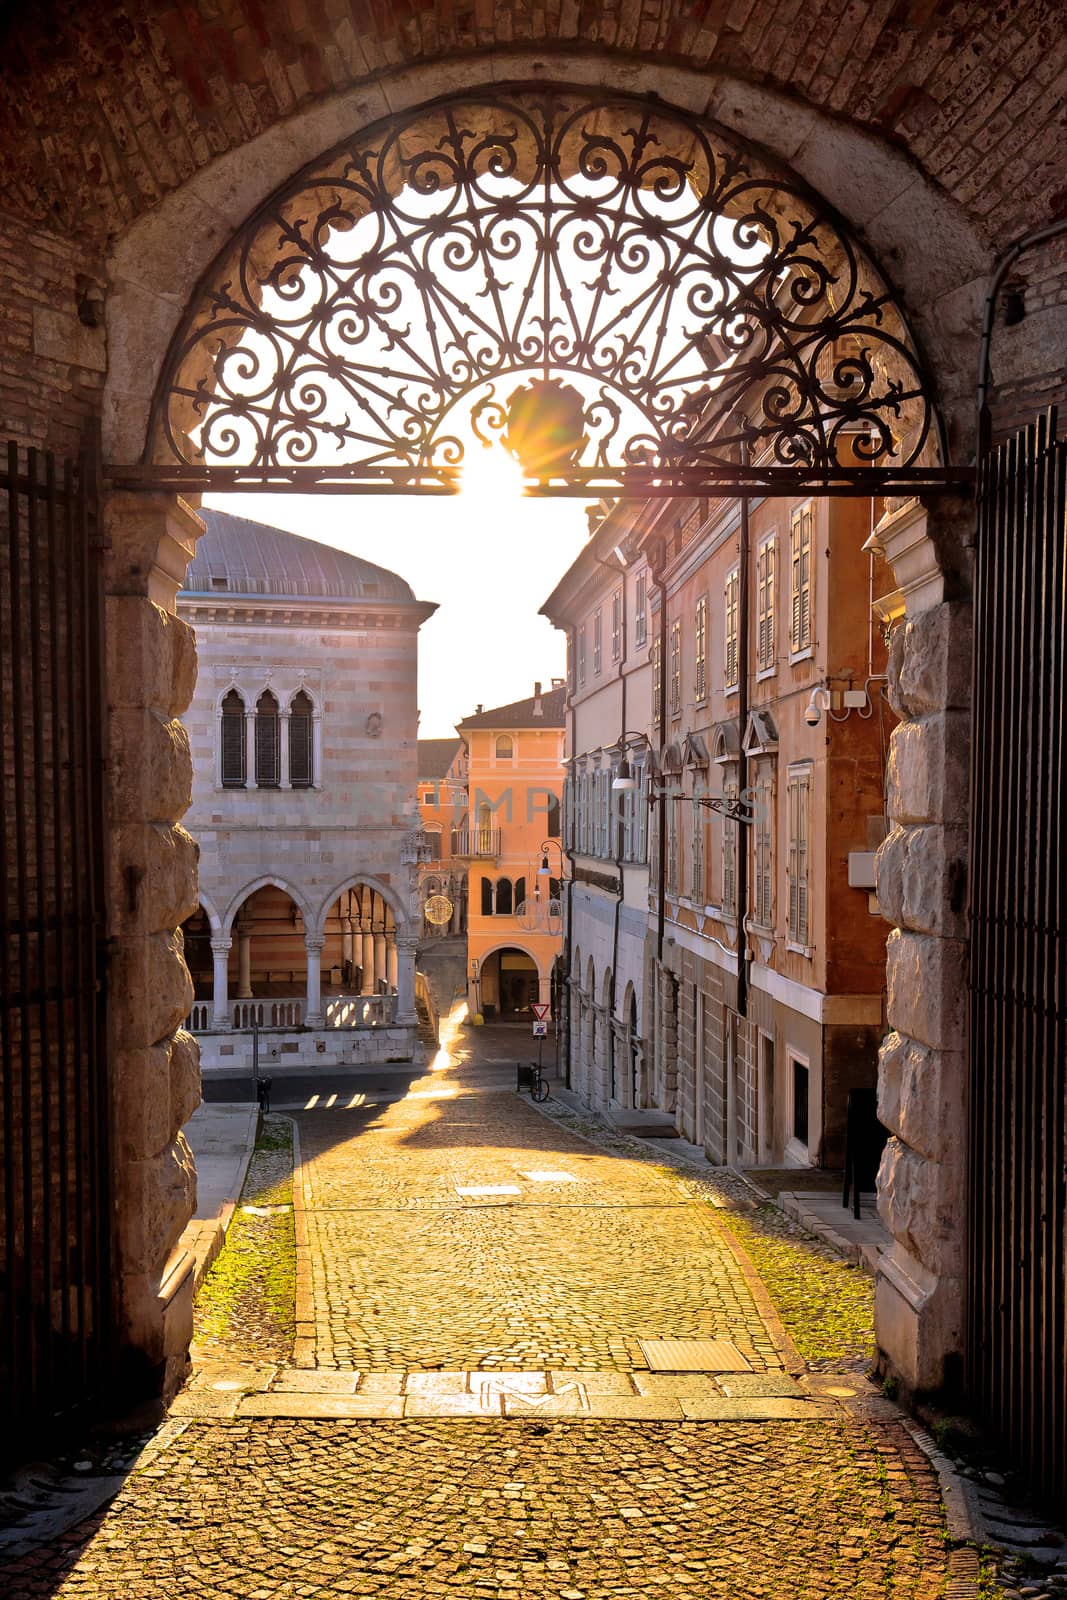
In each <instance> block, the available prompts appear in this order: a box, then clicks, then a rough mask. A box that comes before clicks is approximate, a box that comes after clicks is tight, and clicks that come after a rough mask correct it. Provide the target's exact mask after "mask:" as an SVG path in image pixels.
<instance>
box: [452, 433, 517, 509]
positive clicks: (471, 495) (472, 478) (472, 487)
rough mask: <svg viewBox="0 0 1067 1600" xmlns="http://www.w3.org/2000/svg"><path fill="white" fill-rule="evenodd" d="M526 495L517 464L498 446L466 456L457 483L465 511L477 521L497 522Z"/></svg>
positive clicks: (472, 452) (475, 451)
mask: <svg viewBox="0 0 1067 1600" xmlns="http://www.w3.org/2000/svg"><path fill="white" fill-rule="evenodd" d="M525 492H526V488H525V483H524V480H523V475H522V468H521V467H520V466H519V463H518V462H517V461H515V460H513V459H512V457H511V456H509V455H508V453H507V452H506V451H505V450H503V449H501V448H500V447H499V446H496V447H491V448H490V449H488V450H485V449H481V450H474V451H471V453H470V454H469V455H468V457H467V460H466V462H465V464H464V467H463V472H462V475H461V482H460V497H461V499H462V501H463V504H464V506H465V507H467V508H469V510H470V512H471V513H472V514H473V515H475V516H478V517H490V516H492V517H495V518H498V517H499V516H500V515H501V513H502V512H507V511H508V510H509V509H511V510H513V509H515V508H516V507H517V506H518V504H519V502H520V500H522V498H523V496H524V494H525Z"/></svg>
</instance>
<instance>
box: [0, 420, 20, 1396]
mask: <svg viewBox="0 0 1067 1600" xmlns="http://www.w3.org/2000/svg"><path fill="white" fill-rule="evenodd" d="M4 496H5V503H6V507H7V517H8V549H7V551H6V552H5V554H4V559H5V561H6V563H7V565H6V576H7V594H8V597H9V600H8V603H9V604H10V596H11V593H12V590H13V588H14V585H15V582H16V581H17V576H18V569H17V567H16V566H15V565H14V564H13V563H14V559H15V554H16V552H15V549H14V544H13V539H14V535H13V533H12V530H13V529H14V528H15V527H16V526H17V523H18V453H17V448H16V446H14V445H9V446H8V450H7V456H6V468H5V473H4ZM6 632H7V641H6V642H5V639H4V636H3V634H2V633H0V652H3V653H2V654H0V664H2V663H7V666H6V670H5V671H4V672H3V673H2V674H0V753H2V755H3V770H2V772H0V782H2V783H3V784H4V791H3V792H4V794H5V796H6V794H7V791H8V785H9V784H10V783H11V782H13V781H14V763H13V761H12V762H11V763H10V764H9V763H8V760H7V750H8V739H9V729H13V721H12V717H11V716H10V715H9V711H10V708H11V704H12V700H13V698H14V696H13V690H12V686H11V683H10V682H9V679H8V674H9V673H10V674H11V675H12V676H13V674H14V670H15V668H14V660H13V658H9V657H8V655H7V652H8V651H9V650H10V629H7V630H6ZM10 737H13V733H12V734H11V735H10ZM13 870H14V869H13V865H12V861H11V852H10V847H9V844H8V830H7V827H6V825H5V826H2V827H0V1072H2V1074H3V1098H4V1126H3V1130H2V1133H3V1140H4V1248H5V1257H4V1332H3V1340H4V1343H3V1362H4V1377H5V1391H4V1394H3V1400H4V1404H5V1408H6V1410H7V1413H8V1415H9V1416H14V1415H16V1414H17V1412H18V1410H19V1409H20V1401H19V1395H20V1383H19V1377H20V1372H19V1362H18V1342H19V1335H20V1319H19V1315H18V1309H17V1306H18V1296H17V1294H16V1262H17V1257H18V1240H19V1226H18V1218H19V1204H18V1197H17V1189H18V1186H19V1179H20V1173H19V1168H18V1163H17V1161H16V1159H15V1140H16V1136H17V1135H16V1127H15V1080H14V1070H15V1064H14V1048H13V1046H14V1026H13V1023H14V1016H15V1010H16V1005H17V1000H16V994H15V990H14V982H13V972H12V964H11V948H12V921H11V902H12V898H13V896H12V893H11V889H12V873H13ZM14 926H15V927H16V928H17V926H18V922H17V919H16V921H15V924H14Z"/></svg>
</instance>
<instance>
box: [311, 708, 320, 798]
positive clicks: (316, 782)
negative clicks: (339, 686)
mask: <svg viewBox="0 0 1067 1600" xmlns="http://www.w3.org/2000/svg"><path fill="white" fill-rule="evenodd" d="M311 777H312V784H311V787H312V788H313V789H321V788H322V712H321V711H319V710H318V709H317V708H316V710H314V711H313V712H312V713H311Z"/></svg>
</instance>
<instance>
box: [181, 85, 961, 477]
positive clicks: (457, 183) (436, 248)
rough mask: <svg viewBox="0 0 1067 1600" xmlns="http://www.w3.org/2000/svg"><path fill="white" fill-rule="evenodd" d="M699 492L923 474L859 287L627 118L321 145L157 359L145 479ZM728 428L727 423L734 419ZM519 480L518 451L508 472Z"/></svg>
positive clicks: (510, 109)
mask: <svg viewBox="0 0 1067 1600" xmlns="http://www.w3.org/2000/svg"><path fill="white" fill-rule="evenodd" d="M538 396H539V397H540V398H541V401H542V402H544V401H545V399H546V397H547V399H548V400H549V402H550V408H551V406H554V407H555V411H554V413H553V417H552V419H551V420H550V421H549V424H548V431H549V433H550V434H551V441H550V446H549V448H548V449H547V450H546V451H543V452H542V456H541V457H540V461H539V464H537V461H536V460H535V463H534V465H533V466H530V464H529V462H526V463H524V464H526V465H527V468H528V470H530V471H532V472H533V473H534V474H535V475H538V476H542V477H544V478H552V477H555V476H563V475H566V474H567V473H568V472H578V473H581V472H583V471H584V472H586V473H593V475H595V476H596V481H597V484H598V488H599V487H600V486H601V485H602V484H603V483H605V482H606V483H609V484H610V482H611V481H612V475H613V474H614V475H615V476H616V477H618V479H619V481H620V482H623V481H625V478H626V474H627V472H628V471H629V472H632V471H633V470H634V469H640V470H641V471H643V472H645V473H649V474H655V473H656V472H665V473H676V474H677V473H679V472H681V473H689V474H691V475H694V474H695V476H696V477H697V478H699V477H700V476H701V475H709V476H714V475H715V473H716V472H717V471H719V470H720V469H729V468H731V467H735V466H736V463H737V460H738V456H739V450H740V447H741V445H742V444H744V445H745V446H746V447H747V452H748V456H749V459H750V460H751V461H753V463H755V464H757V465H758V464H760V463H763V464H764V465H769V466H771V467H774V468H778V469H788V468H793V467H796V468H803V469H804V470H805V471H806V472H808V473H809V474H810V473H819V472H832V471H834V470H835V469H837V468H840V467H841V465H842V463H843V462H844V463H845V464H846V465H848V466H850V467H855V466H860V467H863V466H873V467H878V466H888V465H892V466H895V467H897V468H905V469H906V468H909V467H911V466H915V465H919V464H922V465H924V466H927V467H929V466H931V465H936V463H937V461H938V460H939V453H938V442H939V441H938V435H937V427H936V420H935V415H934V411H933V407H932V404H931V400H930V395H929V386H928V384H927V383H926V381H925V379H924V375H923V372H922V368H921V365H920V361H919V357H918V354H917V351H916V348H915V345H914V342H913V340H912V338H911V336H910V334H909V332H908V329H907V327H906V325H905V322H904V318H903V317H902V315H901V313H900V311H899V309H898V307H897V306H896V304H895V302H894V300H893V297H892V295H891V293H890V291H889V290H888V288H887V286H886V284H885V283H884V281H883V280H882V279H881V278H880V276H879V274H878V273H877V271H876V269H875V268H874V266H873V265H872V263H871V262H870V261H869V260H868V259H867V257H866V256H865V255H864V253H863V252H862V250H861V249H860V248H859V246H858V245H857V243H856V242H855V241H854V240H853V239H852V238H850V236H849V235H848V233H847V231H846V230H845V228H844V227H843V225H842V224H841V222H840V221H839V219H837V218H836V217H835V216H833V215H831V214H830V213H828V212H827V210H826V208H825V207H824V206H822V205H821V203H820V202H819V201H818V199H817V198H816V197H815V196H813V195H812V194H811V193H809V192H808V191H807V190H806V189H805V188H804V187H803V186H802V185H801V184H800V183H799V182H798V181H797V180H796V179H795V178H794V177H792V176H791V175H788V174H784V173H780V172H777V171H775V170H773V169H772V168H770V167H769V166H767V165H766V164H765V163H763V162H762V161H757V160H756V159H754V158H753V157H752V156H750V155H748V154H744V155H743V154H742V153H740V152H739V151H738V150H737V149H735V148H733V147H732V146H731V145H730V144H729V143H728V142H727V140H726V139H725V138H724V136H723V135H722V134H721V133H719V132H718V131H717V130H715V129H714V128H713V127H712V126H710V125H709V124H708V123H706V122H704V121H702V120H701V119H699V118H697V117H693V116H689V115H687V114H684V113H681V112H678V111H675V110H672V109H668V108H666V107H663V106H661V105H659V104H658V103H656V102H653V101H650V100H643V99H635V98H631V97H628V96H625V95H615V94H611V93H598V92H591V91H584V90H581V91H580V90H574V91H571V90H551V91H549V90H545V89H543V88H540V87H516V88H512V89H505V88H502V89H500V90H498V91H495V92H493V93H492V94H489V95H463V96H459V97H456V98H451V99H448V100H445V101H441V102H438V103H435V104H433V105H431V106H428V107H422V108H420V109H418V110H415V111H412V112H409V113H405V114H403V115H400V116H397V117H394V118H391V119H389V120H388V121H387V122H384V123H382V124H380V125H378V126H377V127H376V128H372V129H371V130H369V131H368V132H366V133H363V134H360V135H359V136H358V137H356V138H352V139H350V140H348V141H346V142H345V143H343V144H342V145H339V146H338V147H337V148H336V149H335V150H333V151H332V152H331V153H330V154H329V155H328V156H327V157H325V158H323V159H322V160H321V161H318V162H316V163H315V164H313V165H312V166H310V167H308V168H306V169H305V170H304V171H303V172H301V173H300V174H299V175H298V176H297V177H295V178H294V179H293V180H292V181H291V182H290V183H288V184H287V185H285V186H284V187H283V188H282V189H281V190H279V191H278V192H277V193H276V194H275V195H274V196H273V197H272V198H271V199H270V200H269V201H268V202H266V203H265V204H264V205H263V206H261V207H260V209H259V210H258V211H257V212H256V213H255V214H254V215H253V216H252V217H251V218H250V219H249V220H248V222H247V223H246V224H245V226H244V228H243V229H242V230H241V232H240V234H239V236H238V237H237V238H236V240H235V241H234V242H233V244H232V245H231V246H230V247H229V249H228V250H227V252H226V253H225V254H224V256H223V257H222V258H220V259H219V261H217V262H216V265H215V267H214V268H213V269H212V271H211V273H210V274H209V275H208V278H207V280H206V287H205V288H204V289H203V290H202V292H201V295H200V298H199V300H198V301H197V303H196V304H195V305H193V306H192V307H191V308H190V310H189V312H188V314H187V316H186V318H185V321H184V323H183V325H182V327H181V328H180V330H179V332H178V334H177V336H176V338H175V340H174V342H173V345H172V347H171V351H170V355H169V359H168V364H167V369H166V372H165V376H164V382H163V385H162V387H161V391H160V395H159V398H158V400H157V412H156V422H155V431H156V439H155V441H154V454H153V459H154V460H155V461H156V462H157V463H161V462H163V461H164V459H165V458H167V459H170V460H171V461H177V462H184V463H217V464H221V465H230V466H233V467H249V468H259V469H264V470H265V469H270V468H278V469H286V470H288V469H299V468H300V467H302V466H306V465H309V464H314V465H315V466H316V467H320V468H330V467H336V468H342V467H343V468H345V469H347V470H348V471H349V472H350V473H351V472H353V471H354V472H355V473H356V475H357V476H358V475H359V472H361V471H362V472H364V473H365V474H366V476H367V478H368V479H372V478H374V477H375V475H377V476H378V477H379V478H381V477H383V476H385V477H387V476H389V474H391V473H392V474H394V475H395V474H396V473H397V472H398V471H400V472H401V473H403V472H404V471H411V472H416V473H418V472H424V473H425V472H430V473H434V472H437V473H439V474H443V475H444V476H445V477H448V476H450V475H454V473H455V470H456V469H457V468H459V466H460V465H461V463H462V461H463V458H464V453H465V451H466V450H467V449H468V448H469V446H470V444H471V443H472V441H473V440H475V439H481V440H482V442H487V441H489V440H491V439H494V438H499V437H503V438H504V439H505V441H506V442H507V441H508V440H510V442H511V443H512V445H513V448H514V450H515V453H517V454H519V455H520V457H521V455H522V451H523V448H524V444H523V441H524V440H526V441H527V443H528V441H529V435H530V433H531V429H532V427H533V422H532V412H533V410H534V407H533V406H532V405H531V404H530V402H531V400H532V399H533V400H536V399H537V398H538ZM742 412H743V413H744V416H743V418H742V416H741V413H742ZM534 455H535V457H536V452H535V453H534Z"/></svg>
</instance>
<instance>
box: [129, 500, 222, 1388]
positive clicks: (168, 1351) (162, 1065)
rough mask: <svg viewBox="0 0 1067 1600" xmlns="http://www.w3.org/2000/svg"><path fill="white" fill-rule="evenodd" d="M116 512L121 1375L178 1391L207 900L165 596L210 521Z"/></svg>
mask: <svg viewBox="0 0 1067 1600" xmlns="http://www.w3.org/2000/svg"><path fill="white" fill-rule="evenodd" d="M105 524H106V528H107V531H108V534H109V536H110V539H111V550H110V552H109V555H108V558H107V566H106V571H105V591H106V599H105V639H106V647H107V698H108V768H109V773H110V786H109V818H108V821H109V824H110V828H109V872H110V895H109V911H110V924H109V930H108V931H109V936H110V942H111V950H112V965H111V1017H110V1025H111V1050H112V1088H113V1148H114V1151H115V1162H114V1171H113V1185H114V1189H113V1194H114V1206H115V1230H114V1262H115V1271H116V1274H117V1298H118V1311H119V1330H118V1332H119V1343H120V1350H119V1374H118V1375H119V1381H120V1384H121V1385H122V1387H123V1389H124V1390H125V1391H126V1392H127V1393H128V1394H129V1395H131V1396H134V1397H136V1396H137V1395H140V1394H150V1393H154V1392H160V1391H162V1393H163V1394H164V1395H168V1394H171V1393H173V1392H174V1391H175V1390H176V1389H177V1387H178V1386H179V1384H180V1383H181V1381H182V1379H183V1378H184V1375H185V1370H186V1367H187V1363H188V1344H189V1339H190V1337H191V1333H192V1295H193V1278H192V1266H193V1263H192V1259H191V1257H187V1256H186V1255H184V1254H183V1253H181V1252H175V1246H176V1244H177V1241H178V1238H179V1235H180V1234H181V1232H182V1229H183V1228H184V1226H185V1224H186V1221H187V1220H188V1218H189V1216H190V1214H191V1212H192V1210H193V1208H194V1207H195V1202H196V1175H195V1170H194V1166H193V1159H192V1154H191V1152H190V1150H189V1146H188V1144H187V1143H186V1141H185V1138H184V1136H183V1134H182V1132H181V1128H182V1126H183V1124H184V1123H185V1122H187V1121H188V1119H189V1117H190V1116H191V1115H192V1113H193V1111H194V1110H195V1108H196V1106H197V1105H198V1104H199V1102H200V1066H199V1052H198V1049H197V1045H196V1042H195V1041H194V1040H193V1039H192V1037H191V1036H190V1035H189V1034H187V1033H185V1032H183V1031H182V1028H181V1023H182V1020H183V1018H184V1017H185V1016H186V1015H187V1013H188V1010H189V1006H190V1004H191V1001H192V985H191V983H190V981H189V974H188V971H187V969H186V966H185V961H184V959H183V953H182V936H181V933H180V931H177V930H179V927H180V924H181V922H182V921H183V920H184V918H185V917H187V916H189V915H190V914H191V912H192V911H194V910H195V908H196V898H197V896H196V855H197V852H196V846H195V844H194V842H193V840H192V839H191V837H190V836H189V834H188V833H187V832H186V831H185V829H184V828H183V827H182V826H181V821H180V819H181V817H182V815H183V813H184V811H185V809H186V806H187V805H188V803H189V797H190V792H191V784H192V768H191V763H190V757H189V741H188V738H187V735H186V733H185V729H184V728H183V726H182V724H181V721H180V717H181V713H182V712H183V711H184V710H185V709H186V707H187V706H188V704H189V701H190V699H191V697H192V693H193V685H194V682H195V677H196V650H195V644H194V641H193V636H192V632H191V630H190V629H189V628H188V627H187V626H186V625H185V623H183V622H180V621H179V620H178V619H177V617H175V616H174V615H173V614H172V612H170V611H168V610H167V609H165V607H164V606H163V605H161V604H160V603H159V599H160V598H162V597H165V595H166V593H167V591H168V589H169V592H170V596H171V602H172V603H173V593H174V590H175V589H176V587H177V584H178V582H179V581H180V580H181V577H182V576H183V575H184V567H185V561H186V559H187V558H188V556H189V555H191V553H192V549H193V545H194V542H195V539H196V537H197V534H198V533H199V532H200V527H201V525H200V523H199V519H198V518H197V517H196V516H195V515H194V514H193V513H192V511H190V510H189V508H188V507H184V506H182V505H181V503H180V502H177V501H175V500H173V499H172V498H170V497H160V498H159V499H158V500H156V501H153V500H149V499H146V498H145V497H134V496H113V497H112V498H111V500H110V501H109V503H108V505H107V507H106V517H105ZM153 596H154V597H153Z"/></svg>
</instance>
